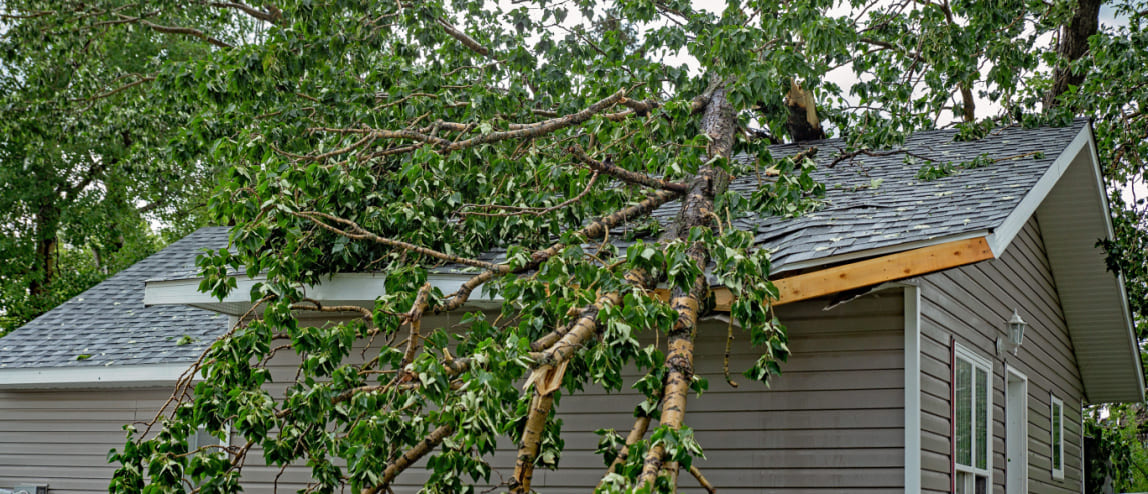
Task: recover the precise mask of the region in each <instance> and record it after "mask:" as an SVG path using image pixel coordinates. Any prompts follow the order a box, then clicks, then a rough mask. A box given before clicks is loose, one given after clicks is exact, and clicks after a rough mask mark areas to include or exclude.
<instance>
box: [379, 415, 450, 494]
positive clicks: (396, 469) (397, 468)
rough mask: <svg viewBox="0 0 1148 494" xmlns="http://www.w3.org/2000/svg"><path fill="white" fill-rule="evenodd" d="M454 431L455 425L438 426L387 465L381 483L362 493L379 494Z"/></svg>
mask: <svg viewBox="0 0 1148 494" xmlns="http://www.w3.org/2000/svg"><path fill="white" fill-rule="evenodd" d="M453 433H454V425H452V424H445V425H440V426H438V428H437V429H435V430H433V431H431V433H430V434H428V435H427V437H426V438H425V439H423V440H422V441H420V442H419V443H418V444H416V445H415V446H414V447H412V448H411V449H408V450H407V451H406V452H404V453H403V454H402V455H401V456H399V457H398V458H396V459H395V461H392V462H391V463H390V464H388V465H387V468H386V470H383V478H382V479H380V480H379V485H376V486H374V487H368V488H366V489H363V490H362V491H361V492H360V494H377V493H378V492H379V491H380V490H383V489H385V488H386V487H388V486H389V485H390V483H391V482H392V481H394V480H395V477H398V475H399V474H400V473H402V472H403V471H404V470H406V469H407V468H409V467H410V466H411V465H414V464H415V462H417V461H419V459H420V458H422V457H423V456H426V454H427V453H430V452H431V450H433V449H434V448H435V447H436V446H438V445H439V444H441V443H442V441H443V439H446V437H447V436H449V435H451V434H453Z"/></svg>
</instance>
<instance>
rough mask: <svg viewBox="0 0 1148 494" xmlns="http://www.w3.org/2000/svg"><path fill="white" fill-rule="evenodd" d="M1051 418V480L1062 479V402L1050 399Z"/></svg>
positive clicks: (1055, 398)
mask: <svg viewBox="0 0 1148 494" xmlns="http://www.w3.org/2000/svg"><path fill="white" fill-rule="evenodd" d="M1049 416H1050V417H1051V421H1052V424H1051V427H1050V430H1051V431H1052V442H1051V444H1052V458H1051V459H1052V478H1054V479H1057V480H1063V479H1064V402H1063V401H1060V399H1059V398H1057V397H1055V396H1053V397H1052V409H1051V410H1050V414H1049Z"/></svg>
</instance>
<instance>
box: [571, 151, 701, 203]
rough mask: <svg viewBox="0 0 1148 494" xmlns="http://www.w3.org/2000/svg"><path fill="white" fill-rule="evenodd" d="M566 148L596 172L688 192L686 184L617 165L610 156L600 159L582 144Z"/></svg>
mask: <svg viewBox="0 0 1148 494" xmlns="http://www.w3.org/2000/svg"><path fill="white" fill-rule="evenodd" d="M566 150H567V151H568V152H570V154H572V155H574V157H575V158H577V159H578V161H579V162H581V163H582V164H584V165H586V166H587V167H589V168H590V169H591V170H594V172H595V173H598V172H601V173H605V174H607V175H610V176H611V177H614V178H617V179H618V180H621V181H623V182H626V183H631V184H634V185H643V186H646V187H651V188H655V189H662V190H669V191H673V192H677V193H680V194H684V193H685V192H686V184H683V183H679V182H668V181H666V180H662V179H660V178H654V177H651V176H648V175H643V174H641V173H636V172H632V171H630V170H627V169H625V168H622V167H620V166H617V165H615V164H614V163H612V162H611V161H610V159H609V158H607V159H606V160H605V161H598V160H596V159H594V158H591V157H590V156H589V155H587V154H586V151H585V150H583V149H582V147H581V146H577V145H574V146H571V147H569V148H567V149H566Z"/></svg>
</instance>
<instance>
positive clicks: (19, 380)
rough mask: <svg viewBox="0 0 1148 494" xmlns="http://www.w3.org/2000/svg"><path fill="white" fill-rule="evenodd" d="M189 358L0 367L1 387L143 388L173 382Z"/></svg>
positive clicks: (185, 367) (22, 388) (23, 388)
mask: <svg viewBox="0 0 1148 494" xmlns="http://www.w3.org/2000/svg"><path fill="white" fill-rule="evenodd" d="M190 365H191V362H182V363H172V364H154V365H153V364H148V365H112V366H74V367H24V368H8V369H0V390H31V389H36V390H44V389H99V388H145V387H167V386H172V385H174V384H175V383H176V381H178V380H179V378H180V377H181V376H183V374H184V373H185V372H187V370H188V367H189V366H190Z"/></svg>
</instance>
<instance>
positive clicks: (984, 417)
mask: <svg viewBox="0 0 1148 494" xmlns="http://www.w3.org/2000/svg"><path fill="white" fill-rule="evenodd" d="M955 357H956V360H955V362H954V366H955V368H954V372H953V378H954V380H955V382H954V383H953V394H954V397H955V398H956V399H955V400H954V402H953V415H954V421H955V424H954V425H955V432H956V437H955V438H954V439H955V443H956V444H955V446H954V448H953V449H954V450H955V451H954V452H955V453H956V456H955V460H956V461H955V462H954V463H955V464H956V476H957V478H956V481H957V482H956V487H957V494H981V493H986V492H989V479H990V478H991V475H992V474H991V472H992V449H991V448H992V412H991V410H992V409H993V403H992V399H993V398H992V397H993V395H992V376H993V367H992V364H991V363H990V362H989V361H988V360H987V359H985V358H984V357H981V356H980V355H977V354H975V353H973V352H971V351H969V350H967V349H965V348H964V347H961V346H959V345H958V346H957V347H956V351H955Z"/></svg>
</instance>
